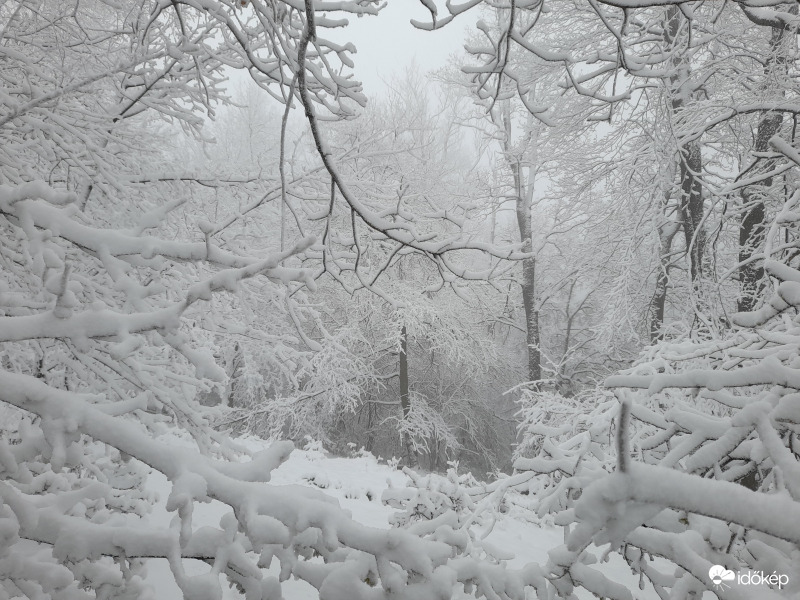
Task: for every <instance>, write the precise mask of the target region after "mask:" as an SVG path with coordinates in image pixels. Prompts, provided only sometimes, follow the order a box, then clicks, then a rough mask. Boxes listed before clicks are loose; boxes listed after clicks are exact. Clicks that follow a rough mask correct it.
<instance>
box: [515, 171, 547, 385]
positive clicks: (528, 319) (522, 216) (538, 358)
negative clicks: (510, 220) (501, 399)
mask: <svg viewBox="0 0 800 600" xmlns="http://www.w3.org/2000/svg"><path fill="white" fill-rule="evenodd" d="M517 171H518V169H517ZM514 179H515V181H518V180H519V175H518V174H517V173H516V172H515V175H514ZM517 189H519V187H517ZM516 202H517V206H516V210H517V225H518V227H519V236H520V239H522V240H523V241H524V242H525V246H524V247H523V251H524V252H531V249H532V244H531V236H532V231H531V200H530V197H528V196H527V195H523V194H518V195H517V199H516ZM522 306H523V309H524V310H525V330H526V340H525V342H526V345H527V346H528V380H529V381H539V380H540V379H541V378H542V354H541V351H540V350H539V311H538V309H537V307H536V258H534V257H531V258H526V259H523V261H522Z"/></svg>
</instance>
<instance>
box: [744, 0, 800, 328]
mask: <svg viewBox="0 0 800 600" xmlns="http://www.w3.org/2000/svg"><path fill="white" fill-rule="evenodd" d="M793 9H794V10H793V12H795V13H796V12H797V5H795V6H793ZM785 38H786V30H785V29H783V28H778V27H773V28H772V36H771V38H770V56H769V58H768V59H767V64H766V65H765V66H764V81H765V84H766V85H768V82H769V81H774V80H776V79H780V78H781V76H783V77H785V76H786V74H787V72H786V71H787V61H788V56H787V53H786V52H781V47H782V46H783V43H784V39H785ZM783 95H784V94H783V93H781V96H783ZM782 124H783V114H782V113H779V112H765V113H764V114H763V115H762V116H761V119H759V121H758V128H757V130H756V139H755V144H754V145H753V151H754V152H755V153H758V152H767V151H768V150H769V140H770V138H771V137H772V136H774V135H775V134H777V133H778V131H779V130H780V128H781V125H782ZM774 167H775V161H773V160H765V161H763V162H761V163H757V165H756V166H755V167H754V169H753V172H751V173H749V174H748V176H751V177H752V176H753V175H754V174H757V173H768V172H770V171H771V170H772V169H773V168H774ZM772 182H773V178H772V177H766V178H765V179H762V180H761V181H759V182H758V183H756V184H753V185H749V186H747V187H745V188H743V189H742V208H743V211H744V212H743V214H742V220H741V222H740V224H739V262H740V263H742V266H741V267H740V268H739V288H740V294H739V299H738V301H737V303H736V308H737V309H738V310H739V312H747V311H751V310H753V309H754V308H755V307H756V303H757V302H758V298H759V297H760V296H761V294H762V292H763V291H764V284H765V281H764V265H763V262H762V261H761V260H754V261H750V258H751V257H752V256H753V254H755V253H757V252H758V251H759V249H760V248H761V244H762V243H763V241H764V236H765V234H766V231H767V210H766V205H765V204H764V198H765V195H766V192H767V191H768V190H769V188H770V187H771V186H772Z"/></svg>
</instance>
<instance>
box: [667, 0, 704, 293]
mask: <svg viewBox="0 0 800 600" xmlns="http://www.w3.org/2000/svg"><path fill="white" fill-rule="evenodd" d="M684 19H685V17H684V16H683V14H682V13H681V11H680V9H679V8H678V7H677V6H675V5H673V6H670V7H669V8H667V22H666V29H665V41H666V43H667V45H668V47H671V49H672V52H673V59H672V66H673V71H672V73H671V74H670V76H669V86H670V95H671V98H670V103H671V108H672V114H673V116H674V117H676V119H677V120H680V118H681V112H682V110H683V107H684V101H685V98H686V95H687V94H690V93H691V91H690V86H691V81H690V65H689V58H688V57H687V56H686V55H685V54H683V53H681V52H680V51H678V50H677V49H676V48H675V45H676V44H677V42H678V37H679V36H680V35H681V26H682V24H683V23H684ZM678 160H679V177H680V189H681V197H680V201H679V203H678V211H679V215H680V218H681V222H682V224H683V235H684V239H685V242H686V253H687V255H688V256H689V271H690V274H691V279H692V283H695V282H697V281H698V279H699V278H700V277H701V275H702V273H703V250H704V248H705V234H704V232H703V229H702V225H701V221H702V219H703V208H704V207H703V188H702V184H701V182H700V179H699V177H700V175H701V174H702V172H703V157H702V154H701V151H700V141H699V140H690V141H688V142H685V143H682V144H681V145H680V146H679V147H678Z"/></svg>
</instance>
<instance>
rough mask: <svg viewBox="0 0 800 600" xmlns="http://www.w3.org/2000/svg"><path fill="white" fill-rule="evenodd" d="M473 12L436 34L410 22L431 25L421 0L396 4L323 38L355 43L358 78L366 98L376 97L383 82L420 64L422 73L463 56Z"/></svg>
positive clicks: (474, 17) (401, 0)
mask: <svg viewBox="0 0 800 600" xmlns="http://www.w3.org/2000/svg"><path fill="white" fill-rule="evenodd" d="M477 17H478V13H477V11H474V10H473V11H469V12H467V13H466V14H464V15H461V16H460V17H459V18H457V19H454V20H453V21H452V22H451V23H449V24H448V25H447V26H446V27H444V28H443V29H440V30H438V31H421V30H419V29H417V28H415V27H414V26H413V25H412V24H411V19H416V20H418V21H426V22H427V21H430V18H431V15H430V12H428V11H427V10H426V9H425V7H424V6H422V4H420V3H419V1H418V0H392V1H390V2H389V5H388V6H387V7H386V8H384V9H383V10H382V11H381V12H380V14H379V15H378V16H377V17H362V18H360V19H359V18H356V17H350V25H349V26H348V27H347V28H345V29H344V30H328V31H326V32H325V37H328V38H329V39H331V40H335V41H337V42H344V41H351V42H353V44H354V45H355V46H356V48H357V50H358V52H357V53H356V54H355V55H353V57H352V58H353V61H354V62H355V65H356V66H355V77H356V78H357V79H358V80H360V81H361V82H362V83H363V84H364V93H365V94H366V95H367V96H378V95H380V94H381V93H382V92H383V90H385V89H386V84H385V83H384V82H388V81H391V79H392V77H393V76H394V75H395V74H396V75H401V74H402V72H403V70H404V69H405V68H406V67H407V66H409V65H411V64H412V63H414V62H416V63H417V65H419V66H420V67H422V68H423V69H424V70H426V71H428V70H433V69H438V68H439V67H443V66H444V65H445V64H447V60H448V57H449V56H450V55H451V54H453V53H457V54H458V53H461V52H463V46H464V40H465V39H466V32H467V30H469V29H472V28H473V27H474V25H475V21H476V20H477Z"/></svg>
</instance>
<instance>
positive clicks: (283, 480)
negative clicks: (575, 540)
mask: <svg viewBox="0 0 800 600" xmlns="http://www.w3.org/2000/svg"><path fill="white" fill-rule="evenodd" d="M170 438H171V441H172V440H174V443H175V444H176V445H189V444H190V443H191V442H190V441H189V440H188V439H187V438H186V437H183V436H181V435H179V434H178V433H175V434H174V435H170ZM237 441H238V442H239V443H240V444H243V445H245V446H247V447H248V448H250V449H252V450H259V449H261V448H263V447H264V446H265V445H268V442H265V441H263V440H260V439H257V438H252V437H249V438H243V439H240V440H237ZM389 482H391V486H392V487H395V488H404V487H407V485H408V484H409V478H408V477H407V476H406V475H405V474H403V473H402V472H401V471H399V470H398V469H396V468H393V467H391V466H389V465H387V464H382V463H380V462H378V460H377V459H376V458H375V457H374V456H372V455H369V454H365V455H364V456H356V457H354V458H337V457H331V456H328V455H327V454H326V453H324V452H322V451H320V450H319V449H313V448H311V449H307V450H302V449H296V450H295V451H294V452H292V454H291V456H290V457H289V459H288V460H287V461H286V462H285V463H284V464H282V465H281V466H280V467H279V468H278V469H276V470H275V471H273V472H272V481H271V483H270V485H278V486H280V485H302V486H308V487H315V488H317V489H321V490H322V491H323V492H324V493H326V494H328V495H330V496H332V497H334V498H336V499H337V500H338V502H339V504H340V506H342V508H344V509H346V510H348V511H350V513H351V514H352V516H353V518H354V519H355V520H356V521H358V522H360V523H363V524H364V525H369V526H372V527H379V528H386V529H388V528H389V527H390V524H389V518H390V517H391V516H392V515H393V514H394V513H395V512H396V510H395V509H393V508H390V507H388V506H384V505H383V504H382V503H381V501H380V498H381V493H382V492H383V490H385V489H386V488H387V487H388V486H389ZM147 485H148V488H149V490H150V491H152V492H155V493H156V494H157V496H158V501H157V503H156V504H155V506H154V508H153V512H152V513H151V515H149V517H148V519H149V520H150V521H151V522H152V523H154V524H157V525H158V526H161V527H164V528H167V527H169V524H170V521H171V520H172V519H173V518H174V513H168V512H167V511H166V508H165V503H166V499H167V497H168V496H169V493H170V490H171V486H170V484H169V482H168V481H167V479H166V478H165V477H164V476H163V475H162V474H160V473H157V472H153V473H151V474H150V476H149V478H148V483H147ZM229 511H230V508H229V507H227V506H225V505H223V504H221V503H219V502H216V501H214V502H211V503H209V504H198V505H196V506H195V509H194V513H193V518H192V522H193V525H194V527H195V528H197V527H200V526H204V525H209V526H217V525H219V521H220V518H221V517H222V516H223V515H224V514H225V513H226V512H229ZM514 514H515V515H516V516H515V517H511V516H508V515H501V516H500V518H499V519H498V520H497V522H496V523H495V524H494V526H493V528H492V530H491V533H490V534H489V535H488V536H487V537H486V538H485V541H487V542H489V543H490V544H492V545H493V546H495V547H497V548H502V549H503V550H505V551H508V552H511V553H513V554H514V558H513V559H511V560H509V561H507V564H508V566H510V567H513V568H519V567H522V566H524V565H525V564H527V563H529V562H538V563H541V564H544V563H546V562H547V553H548V551H549V550H550V549H552V548H554V547H556V546H559V545H561V544H562V543H563V532H562V529H561V528H558V527H552V526H546V525H541V524H537V523H534V522H530V521H527V520H526V519H525V518H524V516H521V515H522V513H521V512H520V511H514ZM481 533H483V532H482V531H479V532H478V534H479V536H480V535H481ZM595 554H596V555H597V556H600V555H601V554H602V552H600V551H596V552H595ZM276 563H277V561H275V563H273V566H272V568H271V569H270V570H271V571H274V572H275V573H274V574H277V570H278V569H277V564H276ZM184 564H185V569H186V573H187V575H194V574H200V573H204V572H208V568H209V567H208V565H206V564H205V563H202V562H200V561H192V560H187V561H184ZM598 568H599V569H600V570H602V571H603V572H604V573H605V574H606V575H607V576H608V577H610V578H611V579H613V580H614V581H617V582H619V583H623V584H624V585H626V586H627V587H628V588H629V589H630V590H631V591H632V592H633V594H634V597H635V598H637V599H638V600H658V595H657V594H656V593H655V591H654V590H653V589H652V587H650V586H648V587H647V588H646V589H645V590H639V589H638V583H639V579H638V576H635V575H633V574H632V573H631V571H630V568H629V567H628V566H627V565H626V564H625V563H624V561H623V560H622V559H621V558H620V557H619V556H617V555H613V556H612V557H611V560H610V561H609V562H608V563H605V564H602V565H600V566H599V567H598ZM147 582H148V583H149V584H150V585H151V586H153V588H154V597H153V600H176V599H179V598H181V592H180V590H179V588H178V587H177V585H176V584H175V582H174V580H173V577H172V574H171V572H170V569H169V565H168V564H167V561H166V560H151V561H150V562H149V563H148V566H147ZM225 587H226V586H223V588H225ZM576 595H577V596H578V598H580V599H581V600H583V599H584V598H585V599H586V600H588V599H589V598H593V596H592V595H591V594H589V593H587V592H586V591H584V590H578V591H577V592H576ZM283 596H284V598H285V599H286V600H316V599H317V594H316V590H315V589H314V588H312V587H311V586H310V585H308V584H307V583H305V582H303V581H294V580H290V581H286V582H284V583H283ZM531 597H532V598H533V597H534V594H533V592H532V591H531ZM709 597H712V596H709ZM240 598H243V596H242V595H240V594H239V593H238V592H237V591H236V590H234V589H227V590H226V592H225V595H224V596H223V599H224V600H234V599H236V600H239V599H240ZM421 600H422V599H421Z"/></svg>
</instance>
